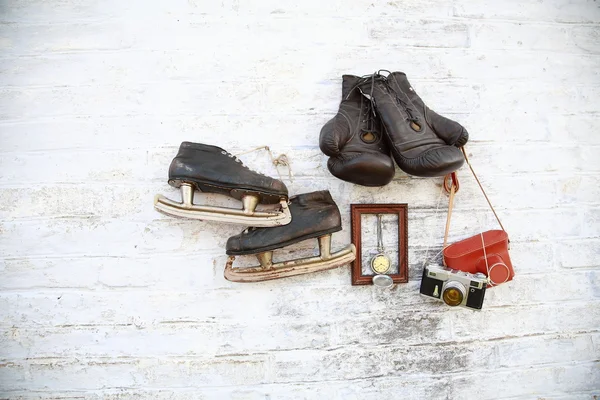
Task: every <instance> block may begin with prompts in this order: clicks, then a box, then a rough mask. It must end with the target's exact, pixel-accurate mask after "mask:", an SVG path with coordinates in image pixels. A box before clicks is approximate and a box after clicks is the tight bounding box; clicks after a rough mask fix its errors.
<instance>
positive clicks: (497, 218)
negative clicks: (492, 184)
mask: <svg viewBox="0 0 600 400" xmlns="http://www.w3.org/2000/svg"><path fill="white" fill-rule="evenodd" d="M460 149H461V150H462V152H463V155H464V156H465V161H466V162H467V165H468V166H469V169H470V170H471V172H472V173H473V176H474V177H475V180H476V181H477V184H478V185H479V188H480V189H481V192H482V193H483V196H484V197H485V200H486V201H487V203H488V204H489V206H490V208H491V209H492V212H493V213H494V217H496V221H498V224H499V225H500V228H502V230H503V231H506V230H505V229H504V226H503V225H502V222H500V218H499V217H498V214H496V210H494V206H493V205H492V202H491V201H490V199H489V198H488V196H487V194H486V193H485V190H483V186H481V182H479V178H477V174H475V170H474V169H473V166H472V165H471V163H470V162H469V157H467V152H466V151H465V147H464V146H463V147H461V148H460Z"/></svg>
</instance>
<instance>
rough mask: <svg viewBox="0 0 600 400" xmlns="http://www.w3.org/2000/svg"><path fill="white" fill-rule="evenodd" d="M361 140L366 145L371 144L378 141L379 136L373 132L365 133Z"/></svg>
mask: <svg viewBox="0 0 600 400" xmlns="http://www.w3.org/2000/svg"><path fill="white" fill-rule="evenodd" d="M360 139H361V140H362V141H363V142H365V143H368V144H371V143H374V142H375V141H377V135H376V134H375V133H373V132H363V133H361V135H360Z"/></svg>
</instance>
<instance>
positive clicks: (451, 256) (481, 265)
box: [443, 229, 515, 286]
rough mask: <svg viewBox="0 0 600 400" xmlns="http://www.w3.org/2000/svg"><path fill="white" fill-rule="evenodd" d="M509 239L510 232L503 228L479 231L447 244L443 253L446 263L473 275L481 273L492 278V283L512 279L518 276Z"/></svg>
mask: <svg viewBox="0 0 600 400" xmlns="http://www.w3.org/2000/svg"><path fill="white" fill-rule="evenodd" d="M482 235H483V240H482ZM508 242H509V240H508V234H507V233H506V232H505V231H503V230H500V229H498V230H491V231H486V232H483V233H482V234H477V235H475V236H472V237H470V238H467V239H464V240H461V241H459V242H456V243H452V244H451V245H449V246H448V247H446V248H445V249H444V252H443V254H444V264H446V266H448V267H450V268H452V269H457V270H459V271H464V272H469V273H472V274H474V273H477V272H481V273H483V274H485V275H486V276H489V278H490V279H491V284H490V285H489V286H494V285H499V284H501V283H504V282H508V281H510V280H512V279H513V277H514V276H515V272H514V270H513V266H512V263H511V261H510V256H509V254H508ZM483 243H485V252H484V251H483ZM486 256H487V264H486ZM488 268H489V275H488Z"/></svg>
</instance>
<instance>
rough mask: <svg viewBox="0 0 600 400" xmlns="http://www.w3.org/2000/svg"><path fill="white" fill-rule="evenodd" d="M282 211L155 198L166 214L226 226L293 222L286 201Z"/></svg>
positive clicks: (274, 224) (158, 196)
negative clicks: (220, 223) (251, 209)
mask: <svg viewBox="0 0 600 400" xmlns="http://www.w3.org/2000/svg"><path fill="white" fill-rule="evenodd" d="M280 205H281V210H280V211H272V212H269V211H248V210H240V209H235V208H226V207H214V206H201V205H197V204H185V203H183V202H182V203H180V202H176V201H173V200H171V199H168V198H166V197H165V196H163V195H160V194H157V195H156V196H155V197H154V208H156V210H157V211H160V212H162V213H164V214H167V215H170V216H173V217H180V218H191V219H199V220H203V221H216V222H223V223H226V224H241V225H247V226H255V227H269V226H278V225H286V224H289V223H290V221H291V220H292V215H291V214H290V209H289V208H288V204H287V201H286V200H281V201H280Z"/></svg>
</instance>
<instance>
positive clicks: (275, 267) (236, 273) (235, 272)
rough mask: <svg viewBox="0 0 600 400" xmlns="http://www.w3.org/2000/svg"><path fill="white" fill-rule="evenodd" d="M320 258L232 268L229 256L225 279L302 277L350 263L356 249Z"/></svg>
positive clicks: (238, 280) (263, 279)
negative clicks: (264, 265) (267, 265)
mask: <svg viewBox="0 0 600 400" xmlns="http://www.w3.org/2000/svg"><path fill="white" fill-rule="evenodd" d="M327 256H328V257H329V258H326V259H323V257H322V256H315V257H308V258H300V259H297V260H289V261H282V262H278V263H273V264H272V265H271V266H269V267H267V268H265V267H250V268H233V261H234V260H235V256H230V257H229V259H228V260H227V264H226V265H225V272H224V275H225V279H227V280H228V281H231V282H262V281H268V280H272V279H280V278H286V277H288V276H295V275H303V274H309V273H313V272H319V271H326V270H328V269H333V268H337V267H341V266H342V265H345V264H348V263H351V262H352V261H354V259H355V258H356V248H355V247H354V245H353V244H351V245H349V246H348V247H346V248H344V249H343V250H340V251H338V252H337V253H333V254H331V255H329V254H328V255H327Z"/></svg>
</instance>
